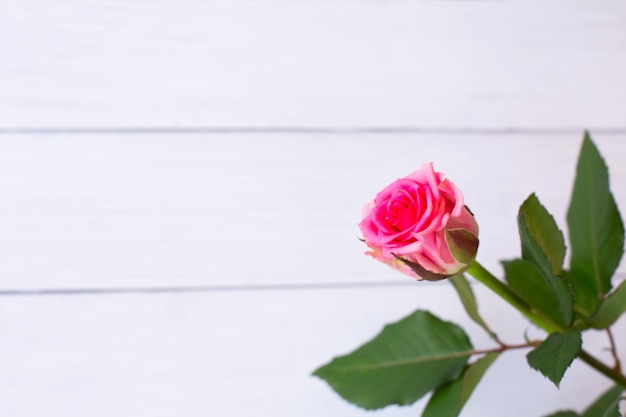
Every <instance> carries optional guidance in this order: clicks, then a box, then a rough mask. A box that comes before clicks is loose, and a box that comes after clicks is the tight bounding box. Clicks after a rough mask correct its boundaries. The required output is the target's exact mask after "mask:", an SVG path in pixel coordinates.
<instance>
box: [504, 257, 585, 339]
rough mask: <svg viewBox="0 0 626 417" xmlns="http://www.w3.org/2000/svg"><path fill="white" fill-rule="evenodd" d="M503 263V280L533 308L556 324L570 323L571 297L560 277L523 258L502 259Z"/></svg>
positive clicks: (565, 324)
mask: <svg viewBox="0 0 626 417" xmlns="http://www.w3.org/2000/svg"><path fill="white" fill-rule="evenodd" d="M502 265H503V266H504V274H505V279H506V282H507V283H508V284H509V286H510V287H511V289H512V290H513V291H515V292H516V293H517V294H518V295H519V296H520V298H522V299H523V300H524V301H526V303H527V304H528V305H530V306H531V307H532V308H533V310H535V311H536V312H538V313H540V314H541V315H543V316H545V317H547V318H549V319H550V320H551V321H552V322H554V323H555V324H557V325H558V326H559V327H562V328H565V327H568V326H569V325H570V324H571V323H572V320H573V317H574V313H573V304H574V301H573V299H572V293H571V291H570V289H569V286H568V285H567V283H566V282H565V280H564V279H563V278H561V277H557V276H555V275H552V274H548V275H546V274H542V273H541V272H540V271H539V269H538V268H537V267H536V266H535V265H534V264H533V263H531V262H530V261H525V260H523V259H515V260H512V261H504V262H502Z"/></svg>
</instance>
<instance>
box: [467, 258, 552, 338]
mask: <svg viewBox="0 0 626 417" xmlns="http://www.w3.org/2000/svg"><path fill="white" fill-rule="evenodd" d="M465 272H467V273H468V274H470V275H471V276H473V277H474V278H475V279H476V281H478V282H480V283H482V284H484V285H485V286H486V287H487V288H489V289H490V290H491V291H493V292H495V293H496V294H497V295H499V296H500V297H501V298H502V299H503V300H504V301H506V302H507V303H509V304H511V305H512V306H513V307H515V308H516V309H517V310H518V311H520V312H521V313H522V314H523V315H525V316H526V317H528V318H529V319H530V320H531V321H532V322H533V323H535V324H536V325H537V326H539V327H541V328H542V329H543V330H545V331H546V332H548V333H554V332H556V331H562V329H560V328H559V327H558V326H556V325H555V324H553V323H551V322H550V321H548V320H546V319H545V318H543V317H540V316H538V315H537V314H536V313H535V312H533V311H532V310H531V308H530V306H529V305H528V304H527V303H526V302H525V301H524V300H522V299H521V298H519V296H518V295H517V294H515V293H514V292H513V291H512V290H511V289H510V288H509V287H508V286H507V285H506V284H504V283H503V282H502V281H500V280H499V279H498V278H496V277H495V276H493V274H492V273H491V272H489V271H487V270H486V269H485V268H484V267H483V266H482V265H481V264H479V263H478V261H476V260H474V261H472V262H471V263H470V265H469V267H468V268H467V270H466V271H465Z"/></svg>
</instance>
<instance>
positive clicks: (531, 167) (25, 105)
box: [0, 0, 626, 417]
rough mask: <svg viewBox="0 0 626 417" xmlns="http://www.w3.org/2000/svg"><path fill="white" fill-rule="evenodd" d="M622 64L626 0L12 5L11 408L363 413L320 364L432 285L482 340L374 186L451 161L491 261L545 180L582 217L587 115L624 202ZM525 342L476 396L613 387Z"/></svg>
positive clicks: (496, 313) (5, 257)
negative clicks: (363, 227) (418, 272)
mask: <svg viewBox="0 0 626 417" xmlns="http://www.w3.org/2000/svg"><path fill="white" fill-rule="evenodd" d="M624 74H626V3H624V2H622V1H610V0H600V1H588V0H587V1H583V0H577V1H565V0H548V1H535V0H523V1H522V0H510V1H504V0H503V1H479V0H475V1H443V0H440V1H435V0H431V1H417V0H415V1H379V0H378V1H377V0H359V1H355V0H351V1H349V0H336V1H328V0H318V1H312V0H298V1H291V2H289V1H281V0H259V1H243V0H229V1H224V0H213V1H192V0H187V1H179V2H175V1H149V2H148V1H138V0H137V1H119V0H110V1H78V0H68V1H63V2H46V1H41V0H39V1H37V0H29V1H10V0H5V1H3V2H2V3H0V341H1V342H0V415H2V416H8V417H39V416H54V417H74V416H76V417H84V416H90V417H100V416H102V417H137V416H151V417H165V416H167V417H169V416H177V417H178V416H182V417H195V416H213V415H216V416H235V417H239V416H242V417H243V416H250V415H261V416H273V417H292V416H302V417H313V416H316V417H317V416H325V417H331V416H342V417H352V416H354V417H356V416H363V415H365V414H366V413H365V412H364V411H362V410H359V409H357V408H355V407H353V406H351V405H350V404H348V403H345V402H343V401H342V400H341V399H340V398H339V397H337V396H336V395H335V394H334V393H333V392H332V391H331V390H330V389H329V388H328V387H327V386H326V385H325V384H324V383H322V382H321V381H319V380H317V379H314V378H312V377H310V376H309V375H310V372H311V371H312V370H313V369H315V368H316V367H317V366H319V365H321V364H322V363H324V362H326V361H328V360H329V359H330V358H331V357H332V356H334V355H337V354H340V353H345V352H347V351H350V350H352V349H353V348H355V347H356V346H358V345H359V344H361V343H362V342H364V341H365V340H367V339H368V338H370V337H372V336H373V335H374V334H375V333H376V332H378V331H379V330H380V328H381V326H382V325H383V324H384V323H387V322H390V321H394V320H397V319H399V318H401V317H403V316H405V315H407V314H408V313H410V312H411V311H413V310H414V309H416V308H422V309H430V310H431V311H433V312H434V313H436V314H437V315H439V316H441V317H444V318H446V319H448V320H453V321H455V322H457V323H460V324H462V325H463V326H464V327H466V328H467V329H468V331H469V332H470V334H471V338H472V340H473V341H474V344H475V345H477V346H480V347H488V346H491V345H490V342H489V341H488V340H487V339H486V337H485V336H484V335H482V334H481V332H480V330H479V329H477V328H476V326H475V325H473V324H472V323H471V322H469V320H468V319H467V318H466V317H465V314H464V312H463V311H462V309H461V307H460V306H459V303H458V302H457V301H456V299H455V296H454V293H453V291H452V289H451V287H450V285H449V284H447V283H445V282H444V283H438V284H430V283H414V282H412V281H410V280H409V281H408V280H407V279H406V278H404V277H401V276H398V275H396V274H394V272H393V271H390V270H387V269H386V268H385V267H384V266H382V265H379V264H377V263H375V262H373V261H370V260H368V259H367V258H365V257H363V256H362V252H363V247H362V244H361V243H360V242H359V241H358V240H357V237H358V229H357V228H356V223H357V222H358V220H359V213H360V208H361V205H362V204H363V203H364V202H366V201H367V200H369V199H370V198H372V197H373V196H374V194H375V193H376V192H377V191H378V190H379V189H380V187H382V186H384V185H386V184H387V183H388V182H390V181H392V180H394V179H395V178H397V177H399V176H403V175H405V174H407V173H409V172H411V171H412V170H414V169H416V168H417V167H418V166H419V165H421V164H422V163H423V162H426V161H434V162H435V166H436V168H437V169H438V170H441V171H443V172H446V173H447V174H448V175H449V177H450V178H452V179H453V180H454V181H455V182H456V183H457V184H458V185H459V186H461V188H462V189H463V190H464V193H465V195H466V199H467V202H468V204H469V205H470V207H471V208H472V210H473V211H474V212H475V213H476V215H477V218H478V220H479V222H480V227H481V248H480V252H479V259H480V260H481V261H482V262H483V263H484V264H485V265H486V266H488V267H490V268H492V269H494V270H495V271H500V268H499V266H498V260H500V259H506V258H512V257H514V256H517V253H518V245H517V243H516V241H515V236H516V228H515V214H516V212H517V206H518V205H519V204H520V203H521V201H522V200H523V199H524V198H525V197H526V196H527V195H528V194H529V193H530V192H532V191H536V192H537V193H538V195H539V197H540V199H541V200H542V202H544V204H545V205H546V206H548V208H549V209H550V210H551V211H552V212H553V213H554V214H555V216H556V217H557V219H558V221H559V222H560V223H561V225H563V226H564V213H565V210H566V207H567V203H568V198H569V193H570V190H571V184H572V176H573V171H574V165H575V158H576V156H577V152H578V149H579V146H580V141H581V138H582V131H583V129H585V128H588V129H590V130H591V132H592V134H593V135H594V138H595V140H596V142H597V144H598V145H599V147H600V149H601V151H602V153H603V154H604V156H605V157H606V160H607V162H608V165H609V168H610V171H611V179H612V184H613V190H614V192H615V194H616V198H617V200H618V204H619V205H620V207H621V208H622V210H626V165H624V163H623V161H624V160H626V142H625V140H626V121H625V115H626V83H625V82H624V81H625V76H624ZM625 272H626V267H625V266H624V265H622V266H620V269H619V273H620V276H621V277H624V275H626V274H625ZM475 290H476V292H477V295H478V297H479V299H480V302H481V309H482V310H483V312H484V314H485V316H486V317H487V318H488V320H489V321H491V322H492V324H493V327H495V328H496V329H497V331H498V332H499V333H500V334H501V335H502V336H503V338H504V339H505V340H507V341H509V342H519V341H521V340H522V337H523V335H522V334H521V332H520V329H523V328H524V326H525V325H524V324H523V323H524V322H523V320H521V319H520V318H519V317H518V315H517V314H516V313H514V312H511V311H510V310H509V309H507V307H506V306H504V305H502V303H501V302H500V301H499V300H497V299H495V298H494V297H492V296H491V295H490V294H489V293H488V292H487V291H486V290H484V289H483V288H481V287H480V286H475ZM530 331H531V334H532V332H533V330H532V329H531V330H530ZM625 331H626V323H624V322H623V321H621V322H619V323H618V328H617V329H616V337H617V339H618V343H621V345H620V346H621V354H622V356H623V357H624V358H626V336H625V334H626V333H625ZM588 342H589V343H590V344H591V345H592V346H593V349H592V350H595V351H596V352H599V354H600V355H601V357H603V358H605V359H607V360H608V355H607V353H606V352H605V351H603V349H604V348H605V347H606V345H607V341H606V339H605V338H604V336H603V335H602V334H592V335H590V337H589V340H588ZM524 353H525V352H512V353H507V354H506V355H504V356H503V357H501V358H500V359H498V362H496V364H495V365H494V366H493V368H492V369H491V370H490V371H489V373H488V374H487V375H486V377H485V380H484V383H483V384H482V385H481V386H480V387H479V389H478V390H477V392H476V393H475V394H474V396H473V397H472V399H471V400H470V403H469V404H468V406H467V407H466V410H465V411H464V413H463V416H465V417H472V416H474V417H506V416H510V417H517V416H520V417H526V416H541V415H545V414H548V413H549V412H551V411H553V410H556V409H557V408H564V407H569V408H575V409H581V408H582V407H583V406H584V405H585V404H587V403H588V402H589V401H590V400H591V399H592V398H594V397H595V396H596V395H597V394H598V393H599V392H600V391H601V390H603V389H604V388H606V387H608V386H609V383H608V381H606V380H605V379H603V378H602V377H599V376H596V375H595V374H594V373H593V372H590V371H589V369H588V368H587V367H586V365H584V364H579V363H575V364H574V365H573V367H572V368H571V370H570V371H569V375H568V377H569V378H566V380H565V381H564V382H563V384H562V386H561V389H560V391H559V390H557V389H556V388H554V387H553V386H552V384H551V383H549V382H548V381H547V380H545V379H544V378H543V377H542V376H541V375H539V374H538V373H536V372H534V371H531V370H529V369H527V366H526V365H525V363H524ZM520 393H523V395H522V394H520ZM423 405H424V402H419V403H417V404H416V405H414V406H412V407H404V408H398V407H390V408H388V409H385V410H384V411H380V412H377V413H376V415H378V416H381V417H382V416H385V417H400V416H416V415H419V412H420V410H421V408H422V407H423Z"/></svg>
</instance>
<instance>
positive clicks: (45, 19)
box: [0, 0, 626, 129]
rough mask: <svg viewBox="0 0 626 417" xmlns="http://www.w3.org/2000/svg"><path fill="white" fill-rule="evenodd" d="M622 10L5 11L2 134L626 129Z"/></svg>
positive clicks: (299, 6)
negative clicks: (5, 130) (41, 130)
mask: <svg viewBox="0 0 626 417" xmlns="http://www.w3.org/2000/svg"><path fill="white" fill-rule="evenodd" d="M625 17H626V6H625V5H624V3H623V2H619V1H608V0H604V1H597V2H587V1H574V2H572V1H565V0H551V1H548V2H546V1H537V0H533V1H528V0H511V1H502V2H493V1H412V2H397V1H396V2H380V1H375V0H366V1H347V0H342V1H332V2H331V1H304V0H302V1H294V2H287V1H281V0H262V1H255V2H250V1H242V0H228V1H211V2H201V1H191V0H188V1H184V2H172V1H164V0H161V1H151V2H141V3H137V2H131V3H129V2H126V1H119V0H110V1H106V2H81V1H77V0H71V1H64V2H63V5H57V4H54V5H53V4H50V3H47V2H42V1H39V0H28V1H19V2H18V1H14V2H4V3H3V4H2V6H0V39H1V41H0V57H2V62H3V64H2V66H1V67H0V127H32V126H36V127H48V126H62V127H77V126H83V127H107V126H118V127H128V126H131V127H133V126H140V127H154V126H166V127H169V126H172V127H178V126H226V127H229V126H285V125H287V126H311V127H319V126H326V127H336V126H392V127H393V126H418V127H430V128H450V127H461V128H463V127H508V128H510V127H538V128H546V127H552V128H554V127H557V128H562V127H573V128H579V129H582V128H585V127H586V128H614V127H621V128H624V127H625V126H624V119H623V115H624V114H626V87H625V86H624V83H623V74H625V73H626V37H625V35H624V33H625V32H624V23H623V22H624V18H625Z"/></svg>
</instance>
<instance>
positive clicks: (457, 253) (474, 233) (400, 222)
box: [359, 163, 478, 281]
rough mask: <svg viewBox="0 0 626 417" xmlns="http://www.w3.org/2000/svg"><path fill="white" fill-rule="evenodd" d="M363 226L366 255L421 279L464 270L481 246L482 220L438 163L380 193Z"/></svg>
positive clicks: (366, 211)
mask: <svg viewBox="0 0 626 417" xmlns="http://www.w3.org/2000/svg"><path fill="white" fill-rule="evenodd" d="M359 228H360V229H361V232H362V233H363V238H364V241H365V243H366V244H367V246H368V247H369V248H370V250H369V251H367V252H366V255H369V256H371V257H372V258H374V259H377V260H379V261H381V262H384V263H385V264H387V265H389V266H391V267H392V268H394V269H397V270H398V271H400V272H403V273H405V274H407V275H409V276H411V277H413V278H416V279H418V280H423V279H425V280H428V281H436V280H440V279H444V278H448V277H450V276H452V275H456V274H459V273H461V272H463V271H465V269H466V268H467V267H468V265H469V263H470V262H471V261H472V259H474V257H475V256H476V251H477V250H478V224H477V223H476V220H475V219H474V216H473V214H472V213H471V211H470V210H469V209H468V208H467V207H466V206H465V203H464V201H463V194H461V191H460V190H459V188H458V187H457V186H456V185H454V184H453V183H452V182H451V181H450V180H448V179H447V178H446V177H445V176H444V174H442V173H440V172H435V170H434V168H433V164H432V163H427V164H424V165H423V166H422V167H421V168H420V169H418V170H417V171H415V172H414V173H412V174H410V175H407V176H406V177H404V178H401V179H398V180H396V181H395V182H393V183H392V184H390V185H388V186H387V187H385V189H383V190H382V191H381V192H380V193H378V195H377V196H376V198H375V199H374V201H371V202H370V203H368V204H366V205H365V207H363V220H362V221H361V223H359Z"/></svg>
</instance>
